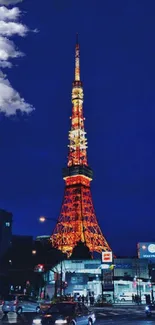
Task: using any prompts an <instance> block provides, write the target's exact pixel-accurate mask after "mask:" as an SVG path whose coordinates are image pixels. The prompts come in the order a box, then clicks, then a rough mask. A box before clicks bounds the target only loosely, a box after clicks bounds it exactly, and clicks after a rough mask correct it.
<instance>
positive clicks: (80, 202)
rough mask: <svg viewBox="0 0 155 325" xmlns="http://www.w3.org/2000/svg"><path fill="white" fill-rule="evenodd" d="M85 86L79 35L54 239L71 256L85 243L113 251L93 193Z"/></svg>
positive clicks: (92, 248)
mask: <svg viewBox="0 0 155 325" xmlns="http://www.w3.org/2000/svg"><path fill="white" fill-rule="evenodd" d="M84 120H85V118H84V116H83V86H82V82H81V80H80V53H79V43H78V36H77V41H76V47H75V79H74V81H73V84H72V117H71V129H70V131H69V146H68V147H69V153H68V163H67V168H64V169H63V179H64V180H65V184H66V186H65V192H64V198H63V203H62V207H61V213H60V216H59V218H58V222H57V224H56V227H55V229H54V232H53V234H52V236H51V241H52V244H53V246H54V247H56V248H58V249H60V250H62V251H63V252H65V253H67V254H68V256H70V255H71V253H72V250H73V248H74V246H75V245H76V244H77V243H78V242H79V241H82V242H84V243H85V244H86V245H87V246H88V247H89V249H90V251H91V252H99V253H101V252H102V251H103V250H104V251H109V250H111V249H110V247H109V245H108V243H107V241H106V240H105V238H104V236H103V234H102V232H101V229H100V227H99V225H98V222H97V219H96V215H95V210H94V207H93V202H92V196H91V191H90V182H91V180H92V177H93V172H92V170H91V168H90V167H89V166H88V162H87V138H86V132H85V129H84Z"/></svg>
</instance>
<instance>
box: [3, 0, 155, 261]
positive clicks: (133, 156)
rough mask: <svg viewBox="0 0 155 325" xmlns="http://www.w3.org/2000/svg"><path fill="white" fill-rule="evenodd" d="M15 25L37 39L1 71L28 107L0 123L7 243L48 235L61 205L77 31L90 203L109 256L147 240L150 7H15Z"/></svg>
mask: <svg viewBox="0 0 155 325" xmlns="http://www.w3.org/2000/svg"><path fill="white" fill-rule="evenodd" d="M19 7H20V8H21V9H22V10H23V11H24V16H23V17H22V21H23V22H24V23H25V24H26V25H28V26H29V27H30V28H32V29H34V28H37V29H38V30H39V32H38V33H37V34H34V33H30V34H29V35H28V37H26V38H18V37H17V39H15V42H16V45H17V46H18V47H19V48H20V50H22V51H23V52H25V53H26V56H25V57H23V58H21V59H18V60H17V62H16V64H17V67H15V68H13V69H11V70H9V71H8V76H9V80H10V81H11V83H12V85H13V86H14V88H15V89H17V90H18V91H19V93H20V94H21V95H22V96H23V97H24V98H25V100H26V101H28V102H29V103H31V104H33V105H34V107H35V111H34V112H33V113H32V114H31V115H28V116H23V117H22V116H21V115H19V114H18V115H17V116H14V117H10V118H6V117H3V116H1V121H0V123H1V127H0V151H1V159H0V180H1V187H0V206H1V208H4V209H6V210H9V211H12V213H13V215H14V224H13V232H14V233H16V234H20V233H21V234H32V235H34V236H36V235H43V234H51V232H52V229H53V227H54V223H49V222H46V223H45V224H39V222H38V218H39V216H40V215H46V216H48V217H50V216H51V217H53V218H57V217H58V215H59V212H60V207H61V203H62V198H63V191H64V181H63V179H62V167H64V166H65V164H66V162H67V150H68V149H67V145H68V131H69V126H70V120H69V116H70V115H71V86H72V81H73V77H74V46H75V35H76V32H77V31H78V33H79V41H80V51H81V79H82V81H83V84H84V95H85V100H84V114H85V117H86V122H85V128H86V131H87V132H88V161H89V165H90V166H91V167H92V168H93V171H94V180H93V182H92V195H93V201H94V206H95V210H96V215H97V218H98V221H99V223H100V226H101V228H102V231H103V234H104V235H105V237H106V239H107V241H108V242H109V244H110V246H111V247H112V248H113V250H114V252H115V254H116V255H118V254H119V255H133V254H135V252H136V243H137V242H138V241H153V240H154V241H155V232H154V227H155V34H154V31H155V1H154V0H150V1H147V0H130V1H124V0H117V1H116V0H110V1H109V0H97V1H93V0H89V1H88V0H79V1H72V0H65V1H64V0H48V1H45V4H44V2H43V1H38V0H25V1H24V2H23V3H21V4H20V5H19Z"/></svg>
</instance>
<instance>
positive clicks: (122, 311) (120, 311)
mask: <svg viewBox="0 0 155 325" xmlns="http://www.w3.org/2000/svg"><path fill="white" fill-rule="evenodd" d="M95 313H96V315H98V316H99V317H107V316H111V317H113V316H123V315H125V316H128V315H131V314H132V315H133V316H134V315H137V316H140V315H142V316H144V315H145V311H144V308H140V309H138V308H137V309H136V308H116V309H115V308H104V307H103V308H102V309H96V310H95Z"/></svg>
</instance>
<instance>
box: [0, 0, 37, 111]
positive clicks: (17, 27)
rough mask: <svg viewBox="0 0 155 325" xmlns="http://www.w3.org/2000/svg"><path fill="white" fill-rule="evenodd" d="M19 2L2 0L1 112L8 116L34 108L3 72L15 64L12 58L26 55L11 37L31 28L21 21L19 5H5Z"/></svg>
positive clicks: (0, 53)
mask: <svg viewBox="0 0 155 325" xmlns="http://www.w3.org/2000/svg"><path fill="white" fill-rule="evenodd" d="M18 2H21V1H20V0H0V112H2V113H4V114H6V115H7V116H9V115H14V114H16V112H17V111H18V110H20V111H21V112H25V113H30V112H32V111H33V110H34V108H33V106H32V105H30V104H28V103H26V101H25V100H24V98H22V97H21V96H20V94H19V93H18V92H17V91H16V90H15V89H14V88H13V87H12V85H11V84H10V82H9V80H8V77H7V75H6V74H3V72H2V69H4V68H11V67H12V66H13V65H12V62H10V60H12V59H14V58H18V57H20V56H23V55H24V54H23V53H22V52H20V51H19V50H18V49H16V47H15V44H14V42H13V41H12V40H10V37H12V36H13V35H18V36H22V37H24V36H26V34H27V33H28V31H29V29H28V27H27V26H25V25H23V24H22V23H21V22H20V23H19V21H18V18H19V17H20V14H21V12H20V10H19V9H18V8H17V7H14V8H11V9H8V8H6V7H5V6H6V5H9V4H12V5H13V4H15V3H18ZM1 5H3V6H1ZM4 5H5V6H4ZM35 32H36V31H35Z"/></svg>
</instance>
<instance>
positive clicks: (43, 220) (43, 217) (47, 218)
mask: <svg viewBox="0 0 155 325" xmlns="http://www.w3.org/2000/svg"><path fill="white" fill-rule="evenodd" d="M39 221H40V222H41V223H44V222H45V221H54V222H57V220H56V219H55V218H49V217H45V216H40V218H39ZM61 251H62V250H61ZM62 253H63V252H62ZM60 267H61V271H60V297H62V259H61V261H60Z"/></svg>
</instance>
